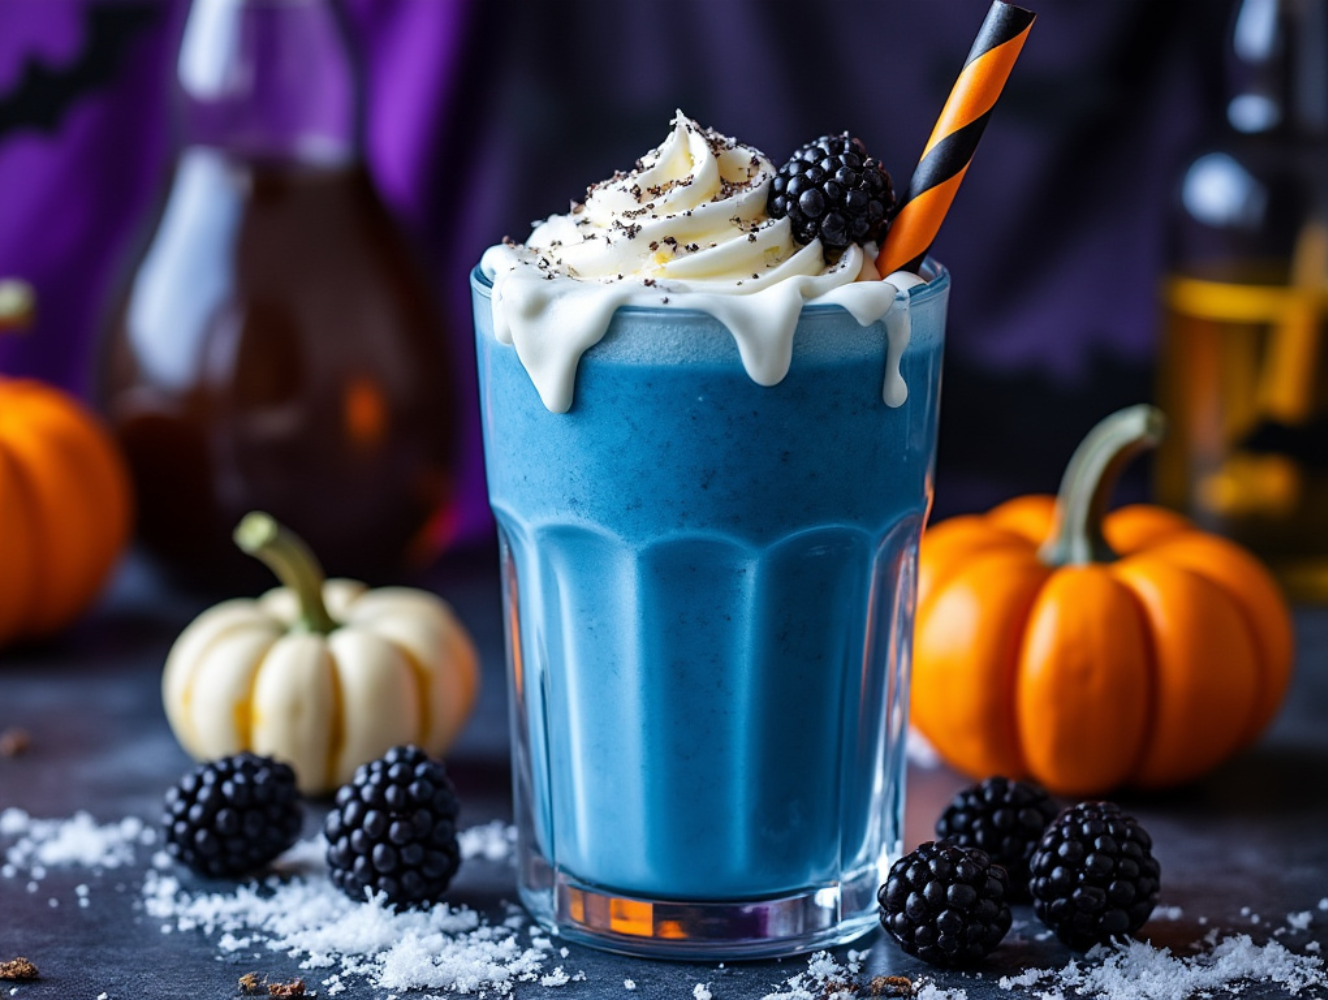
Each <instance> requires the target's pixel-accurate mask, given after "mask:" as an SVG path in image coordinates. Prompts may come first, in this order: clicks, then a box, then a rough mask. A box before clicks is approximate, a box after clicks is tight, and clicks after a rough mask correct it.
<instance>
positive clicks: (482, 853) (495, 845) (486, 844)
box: [457, 820, 516, 861]
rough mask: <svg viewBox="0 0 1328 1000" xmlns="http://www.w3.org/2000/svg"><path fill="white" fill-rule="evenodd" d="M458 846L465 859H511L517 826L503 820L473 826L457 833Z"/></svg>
mask: <svg viewBox="0 0 1328 1000" xmlns="http://www.w3.org/2000/svg"><path fill="white" fill-rule="evenodd" d="M457 846H459V847H460V848H461V857H462V858H465V859H470V858H483V859H484V860H485V861H510V860H511V859H512V855H513V852H514V850H515V847H516V827H514V826H512V825H511V824H510V823H504V822H502V821H501V820H494V821H493V822H492V823H484V824H482V825H480V826H472V827H470V828H469V829H467V830H462V831H460V832H459V833H458V834H457Z"/></svg>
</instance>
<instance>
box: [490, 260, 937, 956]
mask: <svg viewBox="0 0 1328 1000" xmlns="http://www.w3.org/2000/svg"><path fill="white" fill-rule="evenodd" d="M472 287H473V290H474V305H475V318H476V333H477V339H478V357H479V375H480V390H481V405H482V408H483V420H484V444H485V456H486V464H487V473H488V486H489V498H490V502H491V504H492V506H493V510H494V514H495V516H496V518H497V521H498V525H499V534H500V540H501V559H502V570H503V582H504V593H505V610H506V632H507V654H508V673H509V680H510V696H511V724H512V738H513V776H514V783H515V797H516V818H517V825H518V830H519V837H520V840H519V856H520V861H519V865H520V870H519V879H520V892H521V896H522V899H523V901H524V902H525V904H526V906H527V907H528V908H529V909H530V911H531V912H532V913H533V914H534V916H535V917H536V918H537V919H538V920H539V921H540V922H541V923H542V924H544V925H546V926H547V927H549V928H550V929H551V930H554V931H556V932H557V933H559V934H563V935H565V936H567V937H570V938H574V939H577V940H581V941H585V942H587V943H590V944H595V945H598V946H600V947H607V948H610V949H613V950H618V951H625V952H630V953H636V954H642V955H674V956H694V957H701V956H704V957H709V958H720V957H729V958H733V957H741V956H755V955H771V954H785V953H792V952H796V951H802V950H807V949H809V948H813V947H821V946H825V945H829V944H834V943H839V942H843V941H847V940H851V939H852V938H854V937H856V936H858V935H859V934H861V933H863V932H865V931H866V930H868V929H869V928H870V927H872V926H873V924H874V921H875V908H876V903H875V892H876V888H877V887H878V886H879V884H880V882H881V881H882V879H883V878H884V874H885V871H886V868H887V866H888V864H889V862H891V861H893V860H894V858H896V857H897V856H898V853H899V850H900V847H901V843H902V837H903V823H902V820H903V803H904V787H903V785H904V753H903V740H904V734H905V730H906V727H907V716H908V676H909V656H910V649H909V646H910V638H911V634H912V619H913V600H914V591H915V565H916V559H917V547H918V540H919V537H920V535H921V533H922V528H923V524H924V523H925V521H926V517H927V512H928V508H929V506H930V503H931V494H932V468H933V461H934V454H935V443H936V422H937V407H938V401H939V391H940V374H941V349H942V343H943V339H944V328H945V311H946V301H947V297H948V293H949V277H948V275H947V274H946V273H945V272H944V271H943V270H940V269H938V273H937V275H936V276H935V277H934V278H933V279H932V280H931V281H930V282H929V283H928V284H927V285H924V286H919V287H917V288H915V289H914V290H913V291H912V292H911V293H901V294H902V295H904V296H905V297H906V298H907V299H908V302H907V303H902V302H901V303H898V304H897V305H896V308H898V309H902V308H905V307H907V308H908V309H909V311H910V314H911V326H912V333H911V339H910V342H909V344H908V347H907V349H906V350H905V351H904V354H903V358H902V363H901V371H902V374H903V377H904V380H905V382H906V383H907V385H908V399H907V401H906V402H905V403H904V404H903V405H902V406H899V407H893V408H892V407H890V406H887V405H886V404H885V402H884V401H883V399H882V385H883V382H884V379H885V373H886V346H887V336H886V329H885V324H884V323H876V324H873V325H871V326H868V327H863V326H860V325H859V324H858V323H857V321H856V320H854V319H853V318H852V317H851V316H850V315H849V314H848V313H847V312H845V311H844V310H843V309H841V308H839V307H836V306H829V305H810V306H806V307H804V309H803V312H802V315H801V318H800V321H799V326H798V330H797V333H796V336H795V339H794V352H793V362H792V367H791V369H790V371H789V373H788V375H787V376H786V377H785V378H784V379H783V381H781V382H779V383H778V384H777V385H774V386H769V387H765V386H760V385H757V384H756V383H754V382H753V381H752V380H751V379H750V378H749V377H748V375H747V373H746V371H745V370H744V368H743V366H742V363H741V360H740V359H739V356H738V350H737V347H736V345H735V343H734V340H733V337H732V336H731V335H730V334H729V332H728V331H727V330H726V329H725V328H724V326H723V325H722V324H721V323H719V322H718V321H717V320H715V319H714V318H713V317H711V316H709V315H708V314H706V313H703V312H697V311H690V310H683V309H664V308H660V309H653V308H640V307H627V308H623V309H620V310H619V311H618V313H617V314H616V315H615V318H614V320H613V322H612V324H611V325H610V327H609V330H608V333H607V334H606V335H605V337H604V339H603V340H602V341H601V342H600V343H599V344H597V345H596V346H595V347H593V348H591V349H590V350H589V351H588V352H587V353H586V354H585V355H584V357H583V358H582V359H581V363H580V367H579V370H578V373H577V379H576V393H575V401H574V403H573V405H572V408H571V410H570V411H569V412H567V413H551V412H549V411H548V410H547V409H546V408H545V407H544V405H543V404H542V403H541V401H540V398H539V396H538V394H537V393H536V390H535V388H534V386H533V385H532V384H531V380H530V378H529V376H528V375H527V373H526V371H525V369H524V368H523V367H522V365H521V362H520V361H519V360H518V358H517V356H516V352H515V349H514V348H512V347H511V346H508V345H504V344H501V343H499V342H498V341H496V340H495V339H494V336H493V326H492V313H491V302H490V295H491V288H490V285H489V283H488V282H487V280H486V279H485V278H484V276H483V275H482V274H481V273H480V272H479V271H476V272H475V275H474V277H473V280H472Z"/></svg>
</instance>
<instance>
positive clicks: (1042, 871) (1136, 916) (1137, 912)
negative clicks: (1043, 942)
mask: <svg viewBox="0 0 1328 1000" xmlns="http://www.w3.org/2000/svg"><path fill="white" fill-rule="evenodd" d="M1152 846H1153V841H1152V838H1151V837H1149V836H1148V832H1147V831H1146V830H1145V829H1144V828H1143V827H1142V826H1140V825H1139V823H1138V822H1137V821H1136V820H1135V819H1134V817H1133V816H1127V815H1126V814H1125V813H1123V812H1121V809H1120V806H1117V805H1115V804H1114V803H1112V802H1081V803H1080V804H1079V805H1077V806H1073V807H1071V808H1069V809H1066V810H1065V811H1064V812H1062V813H1061V814H1060V815H1059V816H1057V817H1056V819H1055V820H1054V821H1053V822H1052V824H1051V825H1050V826H1049V827H1047V832H1046V833H1044V834H1043V835H1042V841H1041V842H1040V843H1039V844H1038V848H1037V850H1036V851H1034V852H1033V857H1032V859H1031V860H1030V861H1029V868H1030V870H1031V872H1032V878H1031V879H1030V881H1029V886H1028V887H1029V890H1030V891H1031V892H1032V894H1033V912H1034V913H1036V914H1037V915H1038V919H1040V920H1041V921H1042V922H1043V923H1044V924H1046V925H1047V926H1048V927H1050V928H1051V929H1052V930H1053V931H1055V932H1056V936H1057V937H1058V938H1060V939H1061V941H1063V942H1064V943H1065V944H1067V945H1068V946H1069V947H1071V948H1073V949H1075V950H1076V951H1087V950H1088V949H1089V948H1091V947H1092V946H1093V945H1095V944H1102V943H1105V942H1107V941H1109V940H1111V939H1112V938H1114V937H1118V936H1121V935H1125V934H1133V933H1134V932H1135V931H1137V930H1138V929H1139V928H1140V927H1142V926H1143V925H1144V923H1145V921H1147V920H1148V916H1149V914H1151V913H1152V912H1153V907H1154V905H1156V903H1157V894H1158V889H1159V887H1160V883H1159V878H1160V877H1161V873H1162V869H1161V866H1160V865H1159V864H1158V863H1157V860H1156V859H1155V858H1154V857H1153V852H1152Z"/></svg>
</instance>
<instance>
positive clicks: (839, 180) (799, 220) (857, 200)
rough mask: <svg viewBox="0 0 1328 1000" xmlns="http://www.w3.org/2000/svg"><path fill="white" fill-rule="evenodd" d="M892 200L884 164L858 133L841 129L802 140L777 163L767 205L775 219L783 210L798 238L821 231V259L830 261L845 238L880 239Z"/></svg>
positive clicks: (810, 237)
mask: <svg viewBox="0 0 1328 1000" xmlns="http://www.w3.org/2000/svg"><path fill="white" fill-rule="evenodd" d="M894 203H895V192H894V187H893V186H892V184H891V182H890V175H889V174H888V173H887V172H886V170H885V167H883V166H881V164H880V163H879V162H878V161H877V160H874V159H872V158H871V157H870V156H868V155H867V148H866V147H865V146H864V145H863V144H862V140H861V139H856V138H853V137H851V136H850V135H849V134H848V133H847V132H841V133H840V134H839V135H823V136H821V138H819V139H817V140H816V141H815V142H809V143H807V145H805V146H803V147H802V148H801V149H799V150H798V151H797V152H796V153H794V154H793V156H792V157H791V158H790V159H789V161H788V162H787V163H785V164H784V165H783V166H782V167H780V168H779V171H778V173H776V174H775V179H774V181H773V182H772V183H771V185H770V193H769V195H768V196H767V200H766V211H767V213H768V214H769V215H770V217H771V218H774V219H782V218H784V217H785V216H788V218H789V219H790V220H791V221H792V223H793V238H794V239H795V240H797V241H798V242H799V243H802V244H804V245H805V244H807V243H810V242H811V241H812V240H814V239H816V238H817V237H820V240H821V246H822V247H824V249H825V256H826V259H827V260H831V261H834V260H838V259H839V256H840V255H841V254H842V253H843V252H844V250H845V249H846V248H847V247H848V245H849V244H850V243H866V242H867V241H869V240H871V241H875V242H878V243H879V242H880V239H881V237H882V236H884V235H885V230H886V228H887V222H886V219H887V217H888V216H889V213H890V210H891V209H892V208H893V207H894Z"/></svg>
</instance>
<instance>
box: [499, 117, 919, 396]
mask: <svg viewBox="0 0 1328 1000" xmlns="http://www.w3.org/2000/svg"><path fill="white" fill-rule="evenodd" d="M774 176H775V169H774V167H773V165H772V164H771V162H770V161H769V160H768V159H767V158H766V157H765V156H764V154H762V153H761V152H760V151H758V150H756V149H754V148H752V147H750V146H745V145H743V144H741V143H739V142H737V141H736V140H734V139H730V138H727V137H725V136H722V135H720V134H719V133H717V132H714V131H712V130H709V129H703V128H701V127H700V126H699V125H697V124H696V122H694V121H692V120H691V119H690V118H688V117H687V116H686V115H684V114H683V113H682V112H681V111H679V112H678V114H677V116H676V117H675V118H674V120H673V123H672V131H671V132H670V133H669V136H668V138H667V139H665V140H664V142H663V143H662V144H661V145H660V146H659V147H658V148H657V149H655V150H652V151H651V152H650V153H647V154H646V155H645V156H644V157H642V158H641V159H640V160H638V161H637V163H636V166H635V167H634V169H632V170H631V171H629V172H626V173H622V172H620V173H617V174H615V175H614V176H613V177H612V178H610V179H608V180H606V181H602V182H600V183H598V184H595V185H592V186H591V188H590V189H589V190H588V191H587V193H586V200H585V201H584V202H583V203H581V204H577V205H573V206H572V209H571V211H570V212H569V213H568V214H566V215H555V216H552V217H550V218H549V219H547V220H546V221H544V222H543V223H540V224H539V225H537V226H536V227H535V229H534V231H533V232H532V233H531V235H530V237H529V238H528V239H527V240H526V242H525V244H524V245H523V244H517V243H514V242H512V241H510V240H505V241H504V242H503V244H502V245H500V246H496V247H491V248H490V249H489V250H488V251H487V252H486V253H485V254H484V257H483V259H482V260H481V261H480V267H481V269H482V270H483V271H484V273H485V274H486V275H488V276H489V278H490V279H491V280H492V281H493V286H494V287H493V294H492V302H493V318H494V336H495V337H496V338H497V339H498V340H499V341H500V342H502V343H508V344H513V345H514V346H515V347H516V351H517V356H518V357H519V358H520V359H521V363H522V364H523V365H524V366H525V368H526V371H527V372H528V373H529V374H530V377H531V380H532V381H533V382H534V383H535V387H536V389H538V391H539V394H540V397H541V399H542V400H543V401H544V404H545V406H547V407H548V408H549V409H550V410H552V411H554V412H564V411H566V410H568V409H570V407H571V405H572V389H573V383H574V381H575V377H576V367H577V364H578V362H579V360H580V357H581V355H582V354H583V353H584V352H585V351H586V350H587V349H589V348H590V347H591V346H593V345H594V344H595V343H597V342H598V341H599V340H600V339H601V338H602V337H603V336H604V333H605V331H606V330H607V329H608V326H609V323H610V321H611V320H612V318H613V313H614V312H615V311H616V310H617V309H618V307H619V306H623V305H641V306H656V307H658V306H661V305H662V306H666V307H669V308H683V309H700V310H702V311H705V312H708V313H710V314H711V315H713V316H715V317H716V318H717V319H719V320H720V321H721V322H723V323H724V324H725V326H727V327H728V329H729V331H730V332H731V333H732V334H733V336H734V339H735V340H736V341H737V344H738V351H739V355H740V356H741V358H742V362H743V365H744V367H745V368H746V370H747V373H748V374H749V375H750V376H751V378H752V379H753V380H754V381H755V382H757V383H759V384H761V385H774V384H776V383H778V382H779V381H780V380H782V379H783V377H784V375H785V374H787V372H788V368H789V364H790V362H791V359H792V350H793V332H794V330H795V329H796V327H797V322H798V314H799V313H800V312H801V309H802V305H803V303H804V302H807V301H820V302H829V303H834V304H837V305H841V306H843V307H844V308H845V309H847V310H848V311H849V312H850V313H852V314H853V316H854V318H855V319H856V320H857V321H858V322H859V323H860V324H862V325H863V326H867V325H870V324H872V323H875V322H876V321H878V320H880V319H881V318H882V317H887V324H886V326H887V333H888V334H889V345H888V348H889V350H888V355H889V360H890V361H891V362H893V364H892V365H891V367H893V370H894V378H893V381H892V379H891V378H890V376H889V374H887V378H886V388H885V390H884V394H885V398H886V402H887V403H889V404H890V405H892V406H898V405H900V404H902V403H903V397H904V396H905V395H906V389H905V388H904V387H903V382H902V379H900V378H899V375H898V357H899V355H900V354H902V351H903V348H904V346H906V344H907V332H906V330H907V325H908V324H907V297H906V296H901V294H900V293H901V291H904V290H906V289H907V288H908V287H911V286H912V285H914V284H918V283H920V282H919V279H918V278H917V276H916V275H912V274H907V273H903V272H901V273H899V274H896V275H891V276H890V278H889V280H887V281H882V280H880V275H879V274H878V273H877V271H876V267H875V264H874V263H873V261H874V258H875V248H874V247H871V246H868V247H866V248H863V247H859V246H850V247H849V248H848V249H847V250H846V251H845V252H844V254H843V255H842V256H841V257H840V259H839V260H838V261H836V262H835V263H833V264H829V265H827V262H826V259H825V254H824V252H823V249H822V247H821V243H820V241H819V240H813V241H812V242H811V243H809V244H807V245H806V246H800V245H798V244H797V243H795V242H794V240H793V232H792V225H791V223H790V222H789V220H788V219H787V218H785V219H772V218H770V217H769V216H768V215H767V214H766V196H767V193H768V191H769V187H770V182H771V181H772V180H773V179H774ZM896 301H900V302H903V303H904V306H903V308H902V309H900V310H898V311H896V322H895V323H893V324H892V323H891V322H890V317H889V316H888V315H887V314H889V313H890V312H891V309H892V306H894V304H895V302H896ZM901 314H902V315H901ZM895 328H897V330H898V332H897V333H896V332H895Z"/></svg>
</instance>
